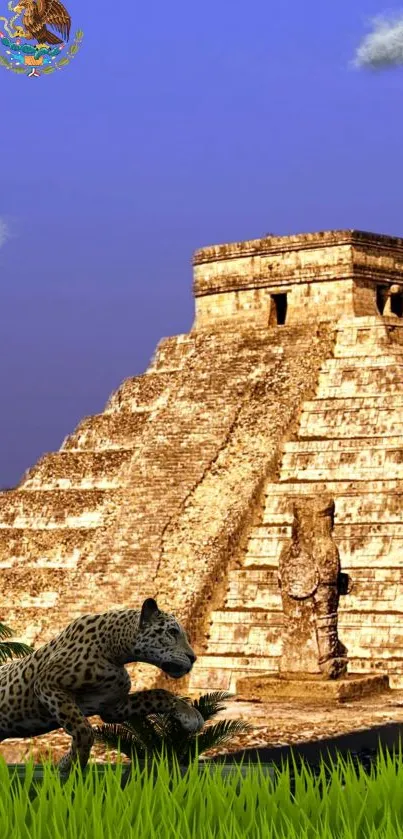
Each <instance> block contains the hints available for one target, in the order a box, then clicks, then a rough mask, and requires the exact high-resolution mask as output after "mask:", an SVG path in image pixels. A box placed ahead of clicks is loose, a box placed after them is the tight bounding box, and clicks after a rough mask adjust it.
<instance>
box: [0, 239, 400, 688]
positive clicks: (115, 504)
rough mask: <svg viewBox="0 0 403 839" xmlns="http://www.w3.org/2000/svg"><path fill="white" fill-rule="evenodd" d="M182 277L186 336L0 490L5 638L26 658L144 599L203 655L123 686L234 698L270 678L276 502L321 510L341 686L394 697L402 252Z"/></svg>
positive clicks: (367, 249)
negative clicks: (383, 684)
mask: <svg viewBox="0 0 403 839" xmlns="http://www.w3.org/2000/svg"><path fill="white" fill-rule="evenodd" d="M193 263H194V284H193V290H194V298H195V318H194V322H193V324H192V326H191V328H190V330H189V332H187V333H184V334H181V335H176V336H173V337H170V338H164V339H162V340H161V341H160V343H159V344H158V347H157V348H156V351H155V354H154V356H153V358H152V360H151V363H150V365H149V367H148V368H147V370H146V371H145V372H144V373H143V374H141V375H138V376H135V377H133V378H130V379H126V380H125V381H124V382H123V383H122V384H121V385H120V386H119V387H118V388H117V390H116V391H115V392H114V393H113V394H112V395H111V396H110V398H109V399H108V401H107V403H106V405H105V409H104V410H103V411H102V412H101V413H99V414H95V415H92V416H89V417H85V418H84V419H83V420H82V421H81V422H80V423H79V425H78V426H77V428H76V429H74V430H73V431H72V433H71V434H70V435H69V436H68V437H67V438H66V439H65V440H64V441H63V443H62V445H61V447H60V449H59V450H58V451H57V452H53V453H49V454H45V455H44V456H43V457H42V458H41V459H40V460H39V461H38V463H36V464H34V465H33V466H32V468H30V469H29V470H28V471H27V472H26V474H25V475H24V476H23V478H22V480H21V482H20V483H19V485H18V486H17V487H16V488H15V489H13V490H10V491H7V492H2V493H0V621H2V622H4V623H6V624H7V625H9V626H11V627H12V628H13V630H14V631H15V635H16V637H18V638H19V640H21V641H25V642H26V643H30V644H34V645H35V646H38V645H39V644H41V643H45V642H46V641H48V640H50V639H51V638H52V637H53V636H54V635H55V634H56V633H57V632H59V631H61V630H62V629H63V628H64V627H65V626H66V625H67V624H68V623H69V622H70V621H72V620H74V619H75V618H76V617H78V616H79V615H81V614H86V613H89V612H102V611H106V610H108V609H112V608H140V606H141V604H142V602H143V600H144V598H145V597H155V598H156V599H157V602H158V605H159V606H160V607H161V608H162V609H166V610H168V611H171V612H173V613H174V614H176V615H177V617H178V618H179V619H180V620H181V621H182V622H183V624H184V625H185V627H186V629H187V631H188V634H189V636H190V640H191V642H192V643H193V645H194V647H195V650H196V653H197V656H198V658H197V662H196V664H195V666H194V668H193V671H192V674H191V676H190V678H189V677H188V678H187V679H184V680H181V681H180V684H179V685H178V686H176V685H175V683H173V681H172V680H169V679H168V678H167V677H165V676H162V675H161V674H160V673H159V672H158V671H157V670H156V669H155V668H152V667H151V666H147V665H140V666H136V665H135V666H134V667H133V671H132V672H131V675H133V676H134V675H135V679H136V682H135V684H136V686H138V687H139V688H141V687H152V686H157V685H159V686H164V687H167V688H168V689H169V690H175V689H176V690H178V691H179V692H180V693H182V694H183V693H186V692H188V694H189V695H190V694H191V692H192V691H194V692H196V693H201V692H205V691H206V690H229V691H230V692H236V684H237V680H238V679H241V678H242V677H245V676H247V675H250V674H259V673H262V672H265V673H267V672H269V673H276V672H278V669H279V661H280V656H281V651H282V626H283V614H282V603H281V597H280V592H279V586H278V577H277V573H278V559H279V555H280V552H281V550H282V547H283V546H284V544H285V543H286V542H287V540H289V538H290V534H291V523H292V503H293V501H294V500H295V499H297V498H301V497H302V498H303V497H311V496H313V497H315V496H321V495H322V494H323V493H324V492H326V494H327V495H330V496H331V498H332V499H334V503H335V515H334V539H335V541H336V543H337V546H338V549H339V553H340V562H341V568H342V571H343V572H346V573H348V575H349V576H350V577H351V580H352V584H353V585H352V588H351V592H350V593H349V594H347V595H346V596H345V597H343V598H342V600H341V602H340V607H339V634H340V638H341V641H342V643H343V644H344V645H345V647H346V648H347V650H348V662H349V665H348V666H349V671H350V672H352V673H363V674H366V673H381V674H387V675H388V677H389V679H390V685H391V687H392V688H394V687H400V688H401V687H403V500H402V499H403V318H402V315H403V239H400V238H392V237H389V236H384V235H375V234H372V233H364V232H359V231H354V230H341V231H326V232H322V233H309V234H303V235H296V236H272V235H270V236H265V237H262V238H260V239H254V240H250V241H245V242H237V243H233V244H226V245H217V246H213V247H208V248H202V249H200V250H198V251H196V253H195V254H194V260H193ZM105 340H107V336H105ZM50 349H51V348H50ZM129 670H130V668H129Z"/></svg>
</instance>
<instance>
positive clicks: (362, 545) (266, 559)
mask: <svg viewBox="0 0 403 839" xmlns="http://www.w3.org/2000/svg"><path fill="white" fill-rule="evenodd" d="M285 529H286V530H287V532H285V533H284V532H283V531H284V530H285ZM333 535H334V539H335V542H336V544H337V547H338V549H339V552H340V560H341V562H342V564H343V568H344V567H345V566H347V565H348V564H350V563H351V566H354V567H356V566H357V565H363V564H364V559H365V560H366V561H368V562H370V563H371V564H374V563H376V564H377V565H379V567H383V565H384V564H391V565H398V564H399V563H398V562H397V559H398V557H399V556H400V555H401V554H402V552H403V524H400V525H399V524H396V525H393V524H392V525H389V527H387V526H386V525H379V527H377V526H376V525H371V524H367V525H359V524H357V525H351V524H346V525H342V524H340V525H335V527H334V530H333ZM290 538H291V525H290V526H287V527H286V528H285V527H283V529H282V530H281V532H279V528H278V527H277V531H276V526H274V527H273V528H272V532H271V533H270V535H267V536H266V537H265V538H264V539H262V538H256V536H254V535H252V536H251V540H250V542H249V544H248V547H247V551H246V556H245V566H250V565H257V564H262V565H264V564H267V565H273V563H274V562H278V560H279V556H280V553H281V550H282V548H283V547H284V545H286V544H287V543H288V542H289V540H290Z"/></svg>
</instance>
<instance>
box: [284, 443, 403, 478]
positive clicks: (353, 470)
mask: <svg viewBox="0 0 403 839" xmlns="http://www.w3.org/2000/svg"><path fill="white" fill-rule="evenodd" d="M386 476H387V477H388V478H389V479H397V480H402V479H403V449H402V448H401V449H394V450H387V449H381V448H376V447H374V448H373V449H370V448H369V447H363V449H362V450H361V451H360V450H357V449H355V450H354V449H350V450H348V449H345V450H344V451H343V450H339V451H335V450H333V451H332V450H326V449H323V450H322V451H321V450H320V449H318V450H317V451H313V452H306V451H305V452H304V451H298V450H296V451H294V452H285V454H284V455H283V458H282V462H281V472H280V481H290V480H297V481H304V480H305V479H306V480H308V481H320V480H337V479H340V480H345V481H354V480H356V481H360V480H366V481H368V480H371V479H372V480H373V479H374V478H383V477H386Z"/></svg>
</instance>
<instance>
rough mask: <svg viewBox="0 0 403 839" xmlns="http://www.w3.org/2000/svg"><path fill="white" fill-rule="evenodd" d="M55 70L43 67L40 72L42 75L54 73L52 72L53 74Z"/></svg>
mask: <svg viewBox="0 0 403 839" xmlns="http://www.w3.org/2000/svg"><path fill="white" fill-rule="evenodd" d="M55 69H56V68H55V67H45V68H44V69H43V70H42V73H54V72H55Z"/></svg>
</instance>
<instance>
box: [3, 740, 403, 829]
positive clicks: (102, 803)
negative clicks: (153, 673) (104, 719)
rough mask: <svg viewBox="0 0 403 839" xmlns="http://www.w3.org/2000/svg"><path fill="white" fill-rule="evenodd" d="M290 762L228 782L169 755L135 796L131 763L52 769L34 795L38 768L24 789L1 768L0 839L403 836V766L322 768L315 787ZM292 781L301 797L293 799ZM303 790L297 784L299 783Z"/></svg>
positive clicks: (386, 759) (140, 777)
mask: <svg viewBox="0 0 403 839" xmlns="http://www.w3.org/2000/svg"><path fill="white" fill-rule="evenodd" d="M291 757H292V765H290V763H289V762H288V761H287V762H286V763H283V767H282V770H281V771H280V770H276V778H275V780H274V781H272V779H271V778H270V777H268V776H265V775H264V774H263V772H262V769H261V767H260V766H258V767H257V768H253V769H250V771H248V772H247V774H246V777H243V776H242V775H241V773H240V771H239V768H238V767H237V768H236V774H235V775H234V776H233V777H232V778H223V777H222V776H221V773H220V766H219V765H217V766H216V767H215V768H214V775H213V776H211V775H210V770H209V768H208V767H207V766H204V767H203V772H202V773H201V774H199V772H198V763H197V756H196V759H195V760H194V761H192V763H191V764H190V765H189V767H188V769H187V772H186V775H185V776H184V777H182V776H181V774H180V770H179V766H178V764H177V763H176V761H175V760H174V761H173V763H172V764H171V766H170V765H169V763H168V761H167V759H166V755H164V756H163V757H162V759H160V760H158V761H157V760H156V759H153V760H152V761H150V760H148V761H147V765H146V767H145V768H144V769H143V770H141V769H140V767H139V764H138V761H137V759H136V760H135V761H134V763H133V774H132V776H131V778H130V779H129V781H128V783H127V785H126V787H125V788H124V789H121V786H120V781H121V775H122V770H123V767H124V764H122V763H120V764H119V765H118V767H117V768H116V771H115V772H112V770H111V768H110V767H109V766H108V767H107V768H106V770H105V774H104V775H103V777H102V778H96V777H95V776H94V770H93V768H92V766H91V765H89V767H88V769H87V770H86V772H85V773H84V775H83V773H82V772H81V770H80V768H79V767H77V768H75V769H74V772H73V773H72V774H71V775H70V777H69V778H68V779H67V780H65V781H64V782H63V783H60V780H59V776H58V774H57V772H56V771H55V769H54V768H53V767H52V764H51V763H50V762H49V761H47V762H46V763H45V764H44V770H45V771H44V779H43V783H42V784H41V785H40V786H37V787H36V795H35V797H32V800H31V799H30V796H29V788H30V786H31V779H32V772H33V760H32V757H31V758H30V760H29V761H28V763H27V767H28V772H27V776H26V779H25V782H24V784H23V785H21V784H20V782H19V781H18V780H14V782H13V783H10V776H9V770H8V768H7V765H6V763H5V761H4V759H3V758H1V760H0V784H1V787H2V795H1V796H0V837H4V839H131V837H133V839H176V837H178V839H213V838H214V839H215V837H217V839H245V837H248V839H249V838H250V839H255V837H262V838H264V839H296V837H298V839H316V838H317V839H336V837H337V839H375V837H376V839H392V837H403V765H402V749H401V742H399V751H398V755H395V754H393V756H391V755H390V754H389V753H388V752H386V753H385V754H384V752H383V751H382V749H380V752H379V753H378V755H377V761H376V766H375V767H373V768H372V769H371V773H370V775H369V776H368V775H366V773H365V772H364V770H363V769H361V768H359V770H358V771H356V770H355V769H354V767H353V764H352V761H351V759H349V760H348V761H343V760H341V758H340V757H339V759H338V761H337V763H334V762H333V761H332V760H331V759H330V758H329V760H328V761H327V762H326V763H327V764H328V770H327V772H325V764H324V762H323V761H321V766H320V774H319V777H318V778H315V777H314V776H313V775H312V773H311V772H310V770H309V767H308V766H306V765H302V767H301V769H299V768H298V766H297V764H296V761H295V758H294V755H293V753H291ZM291 775H294V779H295V789H294V794H292V791H291V786H290V782H291ZM292 787H293V788H294V783H293V784H292Z"/></svg>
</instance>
